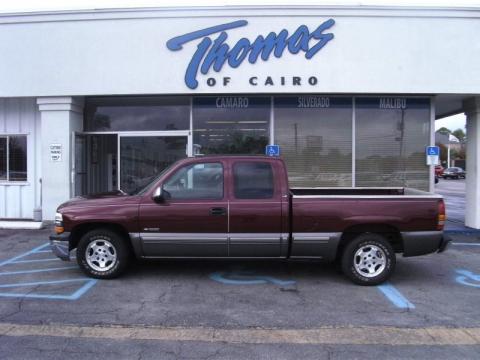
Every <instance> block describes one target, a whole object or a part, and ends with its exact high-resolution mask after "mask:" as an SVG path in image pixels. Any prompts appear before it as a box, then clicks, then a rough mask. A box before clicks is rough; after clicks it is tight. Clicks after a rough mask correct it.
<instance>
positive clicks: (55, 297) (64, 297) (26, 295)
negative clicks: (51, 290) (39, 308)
mask: <svg viewBox="0 0 480 360" xmlns="http://www.w3.org/2000/svg"><path fill="white" fill-rule="evenodd" d="M0 297H15V298H18V297H20V298H30V299H48V300H77V299H78V298H74V297H73V295H48V294H30V293H2V292H0Z"/></svg>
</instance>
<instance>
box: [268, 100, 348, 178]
mask: <svg viewBox="0 0 480 360" xmlns="http://www.w3.org/2000/svg"><path fill="white" fill-rule="evenodd" d="M275 143H276V144H278V145H280V149H281V150H280V153H281V156H282V157H283V158H284V160H285V163H286V165H287V169H288V175H289V181H290V184H291V185H292V186H297V187H309V186H352V98H347V97H329V96H294V97H276V98H275Z"/></svg>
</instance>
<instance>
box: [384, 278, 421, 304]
mask: <svg viewBox="0 0 480 360" xmlns="http://www.w3.org/2000/svg"><path fill="white" fill-rule="evenodd" d="M377 288H378V290H380V291H381V292H382V293H383V295H385V296H386V297H387V299H388V300H390V301H391V302H392V303H393V305H395V306H396V307H398V308H401V309H415V305H414V304H412V303H411V302H410V301H408V299H407V298H406V297H405V296H403V295H402V293H401V292H400V291H398V290H397V288H396V287H395V286H393V285H392V284H390V283H385V284H383V285H378V286H377Z"/></svg>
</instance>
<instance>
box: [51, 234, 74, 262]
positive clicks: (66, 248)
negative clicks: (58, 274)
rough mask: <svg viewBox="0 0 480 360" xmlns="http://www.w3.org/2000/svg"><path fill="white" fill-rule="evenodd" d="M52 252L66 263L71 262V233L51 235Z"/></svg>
mask: <svg viewBox="0 0 480 360" xmlns="http://www.w3.org/2000/svg"><path fill="white" fill-rule="evenodd" d="M50 247H51V249H52V252H53V253H54V254H55V255H56V256H57V257H59V258H60V259H62V260H64V261H70V233H68V232H64V233H62V234H54V235H50Z"/></svg>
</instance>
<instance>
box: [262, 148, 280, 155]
mask: <svg viewBox="0 0 480 360" xmlns="http://www.w3.org/2000/svg"><path fill="white" fill-rule="evenodd" d="M265 155H268V156H280V146H278V145H267V147H266V148H265Z"/></svg>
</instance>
